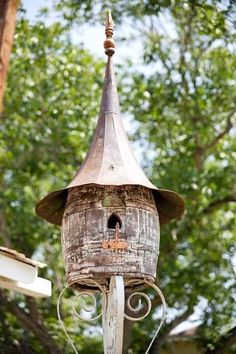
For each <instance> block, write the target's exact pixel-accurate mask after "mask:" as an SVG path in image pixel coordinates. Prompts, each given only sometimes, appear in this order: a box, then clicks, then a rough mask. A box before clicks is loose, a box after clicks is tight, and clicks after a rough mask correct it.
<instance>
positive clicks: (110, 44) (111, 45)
mask: <svg viewBox="0 0 236 354" xmlns="http://www.w3.org/2000/svg"><path fill="white" fill-rule="evenodd" d="M105 27H106V28H105V34H106V37H107V38H106V39H105V41H104V44H103V46H104V48H105V53H106V55H108V56H109V57H111V56H112V55H113V54H114V53H115V46H116V45H115V41H114V39H113V38H112V36H113V28H114V22H113V19H112V16H111V11H110V10H108V13H107V18H106V22H105Z"/></svg>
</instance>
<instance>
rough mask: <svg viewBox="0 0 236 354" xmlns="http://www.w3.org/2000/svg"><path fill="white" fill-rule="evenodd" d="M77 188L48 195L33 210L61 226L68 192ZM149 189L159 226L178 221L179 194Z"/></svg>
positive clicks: (181, 202)
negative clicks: (151, 193)
mask: <svg viewBox="0 0 236 354" xmlns="http://www.w3.org/2000/svg"><path fill="white" fill-rule="evenodd" d="M85 185H86V184H85ZM85 185H83V186H85ZM88 185H99V184H97V183H93V184H91V183H89V184H88ZM127 185H128V184H127ZM132 185H133V184H132ZM100 186H101V185H100ZM78 187H82V185H80V186H74V187H70V188H69V187H67V188H64V189H60V190H57V191H54V192H52V193H50V194H48V195H47V196H46V197H45V198H43V199H42V200H41V201H40V202H39V203H38V204H37V205H36V208H35V211H36V214H37V215H38V216H40V217H41V218H43V219H45V220H47V221H48V222H50V223H52V224H55V225H59V226H61V224H62V218H63V214H64V210H65V206H66V200H67V194H68V190H69V189H72V188H78ZM146 188H147V187H146ZM149 189H151V190H152V192H153V196H154V199H155V203H156V207H157V210H158V213H159V218H160V224H161V225H164V224H167V223H169V222H170V221H172V220H173V219H179V218H180V217H181V216H182V215H183V213H184V200H183V198H182V197H181V196H180V195H179V194H177V193H175V192H173V191H170V190H168V189H158V188H155V189H154V188H149Z"/></svg>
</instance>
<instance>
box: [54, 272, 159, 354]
mask: <svg viewBox="0 0 236 354" xmlns="http://www.w3.org/2000/svg"><path fill="white" fill-rule="evenodd" d="M86 284H87V285H90V286H95V287H96V288H97V289H99V291H100V294H101V296H102V309H101V312H100V313H99V314H98V315H95V316H93V312H95V311H96V312H97V300H96V297H95V296H94V293H93V292H94V291H93V292H92V291H81V292H78V293H77V294H76V295H75V296H74V298H73V300H72V312H73V315H74V316H75V317H77V318H78V319H80V320H83V321H95V320H97V319H99V318H100V317H101V316H102V322H103V337H104V353H105V354H121V353H122V347H123V325H124V319H127V320H130V321H141V320H143V319H144V318H146V317H147V316H148V315H149V313H150V311H151V309H152V300H151V298H150V297H149V295H147V294H146V293H144V292H143V291H136V290H134V291H133V292H132V293H131V294H129V296H128V298H127V300H126V305H127V309H128V310H129V312H131V313H134V314H135V313H136V314H138V313H139V312H140V310H141V309H142V308H143V306H142V299H143V300H145V302H146V305H147V306H146V310H145V313H142V315H141V316H139V317H132V316H130V314H129V315H128V314H126V313H125V287H129V289H130V288H132V287H134V286H136V285H137V284H139V285H140V281H138V282H137V280H135V279H134V280H129V281H128V282H126V283H125V285H124V280H123V277H122V276H119V275H117V276H112V277H111V280H110V286H109V289H107V290H104V288H103V287H102V286H101V285H100V284H98V283H97V282H96V281H94V280H90V279H89V280H86ZM142 284H143V285H144V284H145V285H148V286H149V287H151V288H152V289H153V290H155V292H156V293H157V294H158V296H159V297H160V300H161V303H162V316H161V320H160V323H159V325H158V328H157V329H156V332H155V334H154V336H153V338H152V340H151V342H150V344H149V346H148V348H147V350H146V352H145V354H148V352H149V350H150V348H151V346H152V344H153V342H154V340H155V338H156V337H157V335H158V332H159V331H160V329H161V326H162V325H163V322H164V320H165V314H166V302H165V298H164V296H163V294H162V292H161V290H160V289H159V288H158V287H157V286H156V285H155V284H153V283H151V282H150V281H148V280H143V281H142ZM67 289H68V287H65V288H64V289H63V290H62V292H61V293H60V295H59V298H58V303H57V315H58V319H59V322H60V324H61V327H62V329H63V331H64V333H65V335H66V337H67V339H68V341H69V343H70V345H71V346H72V348H73V350H74V352H75V354H78V351H77V349H76V348H75V345H74V343H73V341H72V339H71V338H70V336H69V334H68V332H67V330H66V327H65V324H64V322H63V320H62V316H61V305H60V304H61V299H62V296H63V295H64V293H65V292H66V290H67ZM134 297H136V298H137V297H139V301H138V305H137V306H135V307H134V306H133V305H132V299H134ZM88 299H89V300H90V303H89V304H88ZM78 301H79V304H80V312H78V311H77V310H76V306H77V302H78ZM84 314H86V316H84Z"/></svg>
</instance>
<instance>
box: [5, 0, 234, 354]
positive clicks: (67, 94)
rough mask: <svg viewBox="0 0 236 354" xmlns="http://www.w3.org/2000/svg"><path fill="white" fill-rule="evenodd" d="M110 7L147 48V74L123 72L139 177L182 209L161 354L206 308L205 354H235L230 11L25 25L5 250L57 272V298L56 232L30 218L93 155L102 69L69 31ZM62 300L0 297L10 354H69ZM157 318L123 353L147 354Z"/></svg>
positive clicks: (10, 90) (17, 68)
mask: <svg viewBox="0 0 236 354" xmlns="http://www.w3.org/2000/svg"><path fill="white" fill-rule="evenodd" d="M107 5H110V7H111V8H112V9H113V8H114V10H115V11H114V19H115V22H116V23H118V22H119V20H120V21H121V22H122V21H123V19H126V18H128V19H129V21H130V25H132V21H135V28H136V29H137V35H138V38H139V41H142V43H143V48H144V50H143V63H144V64H145V68H147V69H145V71H143V72H138V71H137V70H136V71H135V70H132V71H128V73H127V72H126V70H127V67H126V68H123V71H122V72H121V74H122V75H121V76H123V75H124V78H125V77H127V76H128V77H129V78H130V79H131V81H132V82H131V83H130V80H129V82H128V83H127V80H126V79H124V80H123V84H120V85H119V87H120V90H121V107H122V108H123V110H124V111H128V112H129V114H130V115H131V116H132V117H133V119H135V121H136V122H138V125H137V124H136V125H135V126H137V130H136V133H135V134H134V137H133V139H134V140H136V141H138V143H139V146H140V148H139V151H140V149H141V147H143V151H144V157H143V166H144V168H145V169H146V171H147V173H148V174H149V175H150V177H151V179H152V181H153V182H154V183H155V184H156V185H158V186H160V187H164V188H171V189H173V190H176V191H177V192H179V193H181V194H182V195H183V196H184V197H185V199H186V215H185V217H184V218H183V219H182V220H179V221H177V222H174V223H172V224H171V225H169V226H166V227H165V228H163V229H162V232H161V253H160V258H159V264H158V276H159V278H158V282H159V283H160V287H161V288H162V289H163V292H164V294H165V297H166V299H167V302H168V316H167V322H166V325H165V326H164V328H163V330H162V332H161V334H160V336H159V340H157V341H155V343H154V345H153V347H152V353H158V351H159V350H160V346H161V345H162V344H164V343H165V341H166V338H167V336H168V334H169V332H170V330H171V329H173V328H175V327H176V325H177V324H179V323H181V322H182V321H184V320H185V319H187V318H188V317H189V316H190V315H191V314H192V313H193V311H194V308H195V306H201V305H202V304H205V308H204V310H203V311H202V321H203V322H202V326H201V332H200V336H199V338H200V339H199V341H200V343H201V344H202V346H203V348H205V350H206V353H207V354H208V353H209V352H210V351H211V352H212V353H214V350H217V348H218V349H219V348H220V350H221V352H223V351H224V350H226V351H225V353H229V351H230V350H232V352H235V348H234V346H235V338H234V335H233V334H234V329H233V328H234V326H235V322H234V320H233V318H234V315H235V306H234V297H235V289H234V281H235V273H234V270H233V255H234V252H235V235H234V230H235V218H234V212H235V200H236V195H235V185H234V184H235V178H234V175H235V168H234V164H235V133H234V130H233V129H232V126H233V121H234V119H235V107H234V101H235V97H236V89H235V79H236V77H235V70H234V68H235V62H236V54H235V45H234V42H235V30H234V27H233V21H232V19H233V18H234V16H233V14H234V11H235V8H234V5H233V3H232V4H230V3H229V4H228V5H227V4H225V2H220V1H212V2H211V3H210V2H205V1H203V0H202V1H200V0H199V1H194V2H193V1H182V0H181V1H178V2H176V3H174V4H173V2H171V1H167V0H166V1H160V2H156V1H145V2H140V1H137V2H136V1H132V2H128V3H127V2H125V1H122V0H120V1H115V0H113V1H106V2H102V3H101V2H98V1H79V2H75V1H73V2H72V1H69V0H67V1H63V2H60V3H59V2H58V6H57V8H58V11H60V13H64V15H65V20H66V21H67V22H66V25H67V28H63V27H62V26H60V25H59V24H58V23H56V24H53V25H52V26H50V27H47V26H45V24H43V23H42V22H38V23H36V24H35V25H34V26H30V25H29V23H28V22H27V21H25V20H23V19H22V20H21V21H20V22H19V23H18V28H17V31H16V38H15V47H14V51H13V57H12V62H11V68H10V73H9V77H8V87H7V91H6V101H5V112H4V117H3V118H4V120H3V121H2V122H1V130H0V134H1V139H0V141H1V144H2V147H1V150H0V151H1V152H0V156H1V157H0V161H1V187H2V188H1V201H2V205H1V224H0V229H1V238H2V239H3V240H4V242H5V244H7V245H9V241H10V242H11V245H12V246H13V247H15V248H16V249H18V250H21V251H23V252H25V253H26V254H27V255H28V256H31V255H32V254H33V253H34V252H37V254H38V256H39V257H41V258H42V260H46V262H47V263H48V265H49V271H48V274H45V276H48V277H50V278H51V279H52V281H53V283H54V284H56V287H57V288H58V289H60V288H61V287H62V284H63V283H64V273H63V264H62V263H61V258H62V257H61V255H60V239H59V230H58V229H57V228H56V227H54V226H50V225H47V224H46V223H44V222H43V221H41V220H39V219H38V218H37V217H36V216H35V215H34V211H33V209H34V205H35V203H36V201H37V200H39V199H40V197H41V196H43V195H45V194H46V192H47V191H51V190H53V189H56V188H57V187H61V186H64V185H66V183H67V182H68V180H70V178H71V176H72V175H73V173H74V171H75V168H76V166H77V165H78V164H80V163H81V161H82V160H83V157H84V153H85V151H87V148H88V144H89V142H90V139H91V136H92V134H93V129H94V126H95V121H96V116H97V113H98V107H99V104H98V102H99V99H100V93H101V83H102V74H103V70H102V67H103V65H102V64H101V63H99V62H97V61H95V60H94V59H92V57H91V56H90V55H89V54H88V53H87V52H86V51H85V50H83V49H79V48H76V47H75V46H74V45H73V44H72V43H70V41H69V40H68V38H67V30H68V29H69V28H70V25H71V23H73V22H74V21H75V20H76V19H77V18H80V19H81V18H84V17H83V15H84V16H85V17H86V18H87V19H89V18H94V19H95V21H96V20H97V19H98V16H97V14H98V13H99V12H100V11H101V6H107ZM92 13H95V14H94V16H92ZM78 14H79V15H78ZM120 14H122V16H121V15H120ZM166 24H168V25H166ZM127 40H129V41H130V39H127ZM131 46H132V43H130V42H129V47H130V48H131ZM127 52H128V49H127ZM141 60H142V59H141V58H140V62H141ZM120 70H121V69H120ZM22 73H24V75H22ZM57 295H58V291H57V289H56V288H54V294H53V297H52V300H43V301H41V302H40V303H38V304H35V302H34V301H32V300H29V299H27V298H24V297H22V296H18V295H17V296H15V298H12V297H11V296H10V295H9V294H8V293H6V294H5V293H3V292H1V298H2V302H1V304H3V306H1V308H0V316H1V321H2V323H4V326H2V327H1V328H0V341H1V344H2V346H3V348H4V351H5V352H6V351H7V352H9V353H10V352H11V351H13V350H14V351H16V350H18V352H19V353H20V352H21V353H27V350H28V352H32V351H33V352H35V353H41V352H42V348H43V351H44V352H45V353H55V352H56V351H57V352H60V351H61V352H66V353H67V352H68V353H69V352H70V349H69V348H68V347H67V346H66V344H65V340H64V339H63V337H62V335H61V332H60V331H59V327H58V324H57V321H56V318H55V313H56V311H55V303H56V297H57ZM153 301H154V302H155V303H156V305H157V306H158V302H157V300H156V299H154V300H153ZM66 306H67V305H66ZM68 306H69V301H68ZM6 308H7V309H8V312H6V311H5V309H6ZM155 318H156V312H155V311H154V312H153V313H152V316H151V317H149V320H147V321H146V322H141V323H140V324H137V325H135V326H134V328H133V335H132V336H131V334H130V332H129V330H131V328H128V327H126V331H125V334H126V341H125V349H124V352H127V348H133V349H134V352H135V353H143V352H144V348H146V347H147V343H148V339H149V336H151V334H152V333H153V329H154V327H155V325H156V320H155ZM66 321H67V322H68V323H67V324H68V325H69V327H70V326H71V333H72V336H73V339H74V340H75V341H76V344H77V345H78V346H79V349H80V352H81V353H83V352H84V353H90V352H92V350H94V349H92V348H94V345H96V352H97V353H100V352H102V349H101V340H100V339H99V338H98V336H96V335H94V336H92V337H91V338H88V336H86V334H85V333H84V334H83V329H84V328H85V325H83V324H82V325H81V326H80V327H73V324H72V321H71V320H69V319H66ZM27 323H28V325H27ZM30 324H33V325H30ZM35 326H36V327H35ZM126 326H127V324H126ZM33 328H36V329H37V331H36V330H35V331H34V329H33ZM75 328H76V331H75ZM13 329H14V330H13ZM13 331H14V339H16V342H14V341H13V340H12V339H11V338H13V336H12V334H13ZM23 333H24V336H26V337H27V339H28V340H27V343H25V341H24V342H23V341H22V334H23ZM33 333H34V335H32V334H33ZM37 333H40V335H37ZM42 333H43V335H42ZM47 334H48V337H47V339H48V342H47V340H45V337H44V335H47ZM127 334H128V335H127ZM224 334H225V335H224ZM144 337H145V338H147V340H144V339H143V338H144ZM140 338H142V340H141V341H140ZM50 339H51V341H50ZM46 342H47V343H49V342H50V343H49V344H48V345H46V344H45V343H46ZM4 346H5V347H4ZM16 346H17V349H16ZM214 347H216V349H214ZM215 352H216V351H215Z"/></svg>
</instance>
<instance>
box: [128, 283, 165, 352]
mask: <svg viewBox="0 0 236 354" xmlns="http://www.w3.org/2000/svg"><path fill="white" fill-rule="evenodd" d="M143 282H144V283H145V284H147V285H149V286H150V287H151V288H153V289H154V290H155V291H156V293H157V294H158V295H159V297H160V299H161V303H162V316H161V320H160V323H159V326H158V328H157V330H156V332H155V334H154V336H153V338H152V340H151V342H150V343H149V346H148V348H147V350H146V352H145V354H148V352H149V350H150V349H151V346H152V344H153V342H154V340H155V339H156V337H157V335H158V333H159V331H160V329H161V327H162V325H163V323H164V321H165V317H166V301H165V298H164V295H163V294H162V292H161V290H160V289H159V288H158V286H157V285H156V284H154V283H151V282H150V281H148V280H143ZM132 284H134V285H135V284H136V280H130V281H129V282H128V283H126V286H128V285H129V286H130V285H132ZM134 296H140V297H142V298H144V299H145V300H146V302H147V311H146V312H145V314H144V315H142V316H140V317H131V316H129V315H127V314H126V313H125V314H124V317H125V318H126V319H127V320H129V321H141V320H143V319H144V318H145V317H147V316H148V315H149V313H150V311H151V308H152V302H151V299H150V297H149V296H148V295H147V294H145V293H143V292H140V291H136V292H133V293H132V294H131V295H130V296H129V297H128V299H127V307H128V309H129V310H130V311H132V312H138V311H139V310H140V308H141V303H140V301H139V305H138V307H136V308H134V307H133V306H132V305H131V299H132V298H133V297H134Z"/></svg>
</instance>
